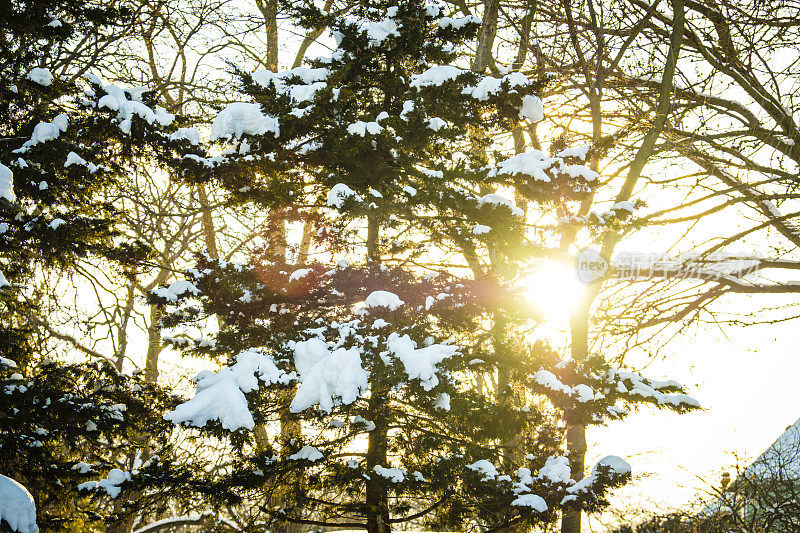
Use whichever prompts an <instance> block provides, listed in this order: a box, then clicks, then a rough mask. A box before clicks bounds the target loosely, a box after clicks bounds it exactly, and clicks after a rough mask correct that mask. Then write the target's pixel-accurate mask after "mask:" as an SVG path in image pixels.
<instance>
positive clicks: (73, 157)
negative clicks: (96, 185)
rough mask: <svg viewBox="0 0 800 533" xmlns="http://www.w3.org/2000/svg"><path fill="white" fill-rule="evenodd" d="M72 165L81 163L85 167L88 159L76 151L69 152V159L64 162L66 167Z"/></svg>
mask: <svg viewBox="0 0 800 533" xmlns="http://www.w3.org/2000/svg"><path fill="white" fill-rule="evenodd" d="M72 165H81V166H84V167H85V166H86V160H85V159H84V158H82V157H81V156H79V155H78V154H76V153H75V152H70V153H68V154H67V160H66V162H65V163H64V168H67V167H71V166H72Z"/></svg>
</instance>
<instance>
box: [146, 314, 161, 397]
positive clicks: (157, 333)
mask: <svg viewBox="0 0 800 533" xmlns="http://www.w3.org/2000/svg"><path fill="white" fill-rule="evenodd" d="M163 314H164V306H163V305H161V304H154V305H151V306H150V324H148V326H147V358H146V359H145V363H144V379H145V381H147V382H148V383H155V382H156V381H158V356H159V354H160V353H161V325H160V324H159V323H160V322H161V317H162V316H163Z"/></svg>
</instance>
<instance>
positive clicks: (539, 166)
mask: <svg viewBox="0 0 800 533" xmlns="http://www.w3.org/2000/svg"><path fill="white" fill-rule="evenodd" d="M556 161H557V160H556V159H553V158H550V157H547V156H546V155H544V153H542V152H540V151H539V150H530V151H528V152H524V153H522V154H517V155H515V156H512V157H509V158H508V159H505V160H503V161H501V162H500V163H498V164H497V168H496V169H493V170H492V171H491V172H490V173H489V175H490V176H501V175H504V174H505V175H509V176H514V175H517V174H523V175H526V176H530V177H532V178H533V179H535V180H537V181H545V182H547V181H550V177H549V176H548V175H547V174H545V172H544V171H545V169H548V168H550V167H551V166H553V164H555V163H556Z"/></svg>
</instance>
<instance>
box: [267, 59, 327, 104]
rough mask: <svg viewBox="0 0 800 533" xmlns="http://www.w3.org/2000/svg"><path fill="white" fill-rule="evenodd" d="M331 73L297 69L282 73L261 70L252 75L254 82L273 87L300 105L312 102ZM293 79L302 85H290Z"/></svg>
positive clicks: (320, 69) (304, 68)
mask: <svg viewBox="0 0 800 533" xmlns="http://www.w3.org/2000/svg"><path fill="white" fill-rule="evenodd" d="M328 76H330V71H329V70H328V69H326V68H308V67H296V68H293V69H291V70H284V71H282V72H272V71H269V70H259V71H257V72H254V73H253V74H252V77H253V81H255V82H256V83H258V84H259V85H261V86H263V87H269V86H270V85H273V86H274V87H275V90H276V91H277V92H278V94H284V95H289V97H290V98H291V99H292V102H294V103H295V104H299V103H302V102H310V101H312V100H313V99H314V96H315V95H316V94H317V91H319V90H321V89H324V88H325V87H326V86H327V85H328V84H327V83H326V80H327V79H328ZM291 79H299V80H300V83H288V81H289V80H291Z"/></svg>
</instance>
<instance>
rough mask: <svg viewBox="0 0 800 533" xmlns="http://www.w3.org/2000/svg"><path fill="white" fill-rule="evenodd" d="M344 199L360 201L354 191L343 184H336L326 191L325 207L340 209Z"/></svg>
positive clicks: (359, 197)
mask: <svg viewBox="0 0 800 533" xmlns="http://www.w3.org/2000/svg"><path fill="white" fill-rule="evenodd" d="M346 198H353V199H354V200H355V201H357V202H360V201H361V196H359V195H358V193H357V192H356V191H354V190H353V189H351V188H350V187H348V186H347V185H345V184H344V183H337V184H336V185H334V186H333V187H332V188H331V190H330V191H328V201H327V205H328V207H338V208H340V209H341V207H342V205H343V204H344V201H345V199H346Z"/></svg>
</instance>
